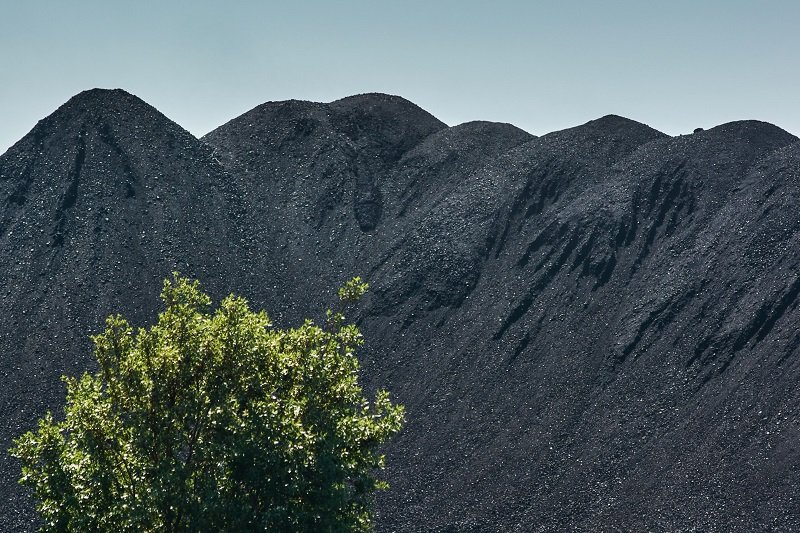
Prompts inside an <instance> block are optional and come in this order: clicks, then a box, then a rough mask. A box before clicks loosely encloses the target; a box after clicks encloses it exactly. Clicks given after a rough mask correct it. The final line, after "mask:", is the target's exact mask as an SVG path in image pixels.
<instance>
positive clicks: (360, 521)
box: [11, 274, 403, 531]
mask: <svg viewBox="0 0 800 533" xmlns="http://www.w3.org/2000/svg"><path fill="white" fill-rule="evenodd" d="M364 290H366V285H365V284H362V283H361V282H360V280H353V281H351V282H350V283H348V284H347V285H346V286H345V288H344V289H343V292H342V293H341V294H340V296H341V297H342V299H343V300H344V299H346V300H352V299H354V298H356V297H358V296H360V295H361V294H362V293H363V292H364ZM161 298H162V299H163V301H164V303H165V305H166V309H165V310H164V311H163V312H162V313H161V314H160V315H159V318H158V323H157V324H156V325H154V326H152V327H150V328H149V329H139V330H138V331H134V330H133V329H132V328H131V326H130V325H129V324H128V322H127V321H125V319H123V318H122V317H120V316H112V317H109V318H108V319H107V321H106V329H105V332H103V333H102V334H100V335H97V336H95V337H93V338H92V339H93V341H94V346H95V349H94V352H95V355H96V357H97V361H98V363H99V368H100V370H99V371H98V372H97V373H95V374H93V375H92V374H88V373H87V374H84V375H83V376H82V377H80V378H68V377H65V378H64V380H65V381H66V383H67V398H66V407H65V418H64V420H63V421H57V420H55V419H54V418H53V416H52V415H51V414H50V413H48V414H47V415H46V416H45V417H44V418H43V419H42V420H40V421H39V428H38V431H36V432H28V433H26V434H24V435H22V436H21V437H19V438H18V439H17V440H16V441H15V447H14V448H12V450H11V453H12V454H13V455H14V456H15V457H17V458H19V459H20V461H21V462H22V478H21V479H20V482H21V483H23V484H24V485H27V486H29V487H32V489H33V491H34V494H35V497H36V498H37V500H38V511H39V513H40V516H41V518H42V521H43V530H45V531H98V530H100V531H110V530H118V531H220V530H223V531H248V530H270V531H363V530H369V529H371V513H370V500H371V497H372V496H373V495H374V491H375V490H377V489H381V488H385V487H386V484H385V483H384V482H382V481H381V480H379V479H378V477H377V475H378V474H379V471H380V470H381V469H382V468H383V466H384V457H383V455H381V454H380V453H379V449H378V448H379V446H380V445H381V444H382V443H383V442H385V441H386V440H387V439H388V438H389V437H391V436H392V435H393V434H395V433H396V432H397V431H399V429H400V427H401V425H402V423H403V408H402V406H400V405H396V404H392V403H391V402H390V400H389V395H388V393H387V392H385V391H379V392H378V393H377V395H376V398H375V400H374V402H372V404H370V403H369V402H368V401H367V400H366V399H365V397H364V394H363V392H362V389H361V388H360V387H359V385H358V362H357V360H356V357H355V355H354V352H355V349H356V348H357V347H358V346H359V345H360V344H361V343H362V337H361V335H360V333H359V331H358V329H357V328H356V327H355V326H354V325H347V324H345V323H344V317H343V316H342V315H341V314H339V313H333V312H331V311H328V315H327V323H326V324H325V325H324V327H320V326H318V325H315V324H314V323H313V322H311V321H309V320H307V321H306V322H305V323H304V324H303V325H302V326H300V327H298V328H296V329H289V330H281V329H276V328H274V327H273V326H272V324H271V323H270V320H269V318H268V317H267V315H266V314H265V313H264V312H258V313H256V312H252V311H251V310H250V309H249V308H248V305H247V302H246V301H245V300H243V299H242V298H239V297H235V296H229V297H228V298H226V299H225V300H224V301H222V303H221V304H220V306H219V307H218V308H217V309H216V310H212V309H211V301H210V299H209V297H208V296H206V295H205V294H204V293H203V292H201V290H200V288H199V285H198V283H197V282H196V281H195V282H191V281H189V280H187V279H185V278H181V277H179V276H178V275H177V274H176V275H175V276H174V278H173V280H172V281H170V280H167V281H165V282H164V290H163V292H162V294H161Z"/></svg>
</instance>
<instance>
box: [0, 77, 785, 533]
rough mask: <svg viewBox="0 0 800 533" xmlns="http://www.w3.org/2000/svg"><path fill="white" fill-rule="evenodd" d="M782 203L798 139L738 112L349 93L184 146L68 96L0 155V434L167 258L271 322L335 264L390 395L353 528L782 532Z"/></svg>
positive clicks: (133, 104) (7, 493) (154, 288)
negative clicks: (717, 119)
mask: <svg viewBox="0 0 800 533" xmlns="http://www.w3.org/2000/svg"><path fill="white" fill-rule="evenodd" d="M799 202H800V143H798V139H797V138H796V137H794V136H792V135H790V134H788V133H786V132H784V131H782V130H780V129H778V128H776V127H774V126H771V125H769V124H765V123H761V122H755V121H748V122H735V123H730V124H725V125H722V126H719V127H716V128H713V129H709V130H704V131H696V132H695V133H694V134H692V135H688V136H681V137H668V136H666V135H664V134H661V133H659V132H657V131H655V130H653V129H651V128H649V127H647V126H644V125H642V124H639V123H636V122H633V121H630V120H627V119H624V118H622V117H617V116H607V117H603V118H601V119H598V120H595V121H592V122H589V123H587V124H585V125H583V126H578V127H576V128H571V129H568V130H564V131H559V132H555V133H551V134H548V135H545V136H543V137H539V138H534V137H533V136H531V135H529V134H527V133H525V132H523V131H521V130H519V129H517V128H515V127H513V126H510V125H507V124H496V123H489V122H473V123H467V124H462V125H460V126H455V127H447V126H446V125H445V124H443V123H441V122H440V121H438V120H437V119H435V118H434V117H432V116H431V115H430V114H428V113H426V112H425V111H423V110H422V109H420V108H419V107H417V106H415V105H414V104H412V103H410V102H408V101H406V100H403V99H402V98H399V97H394V96H388V95H380V94H368V95H360V96H355V97H350V98H345V99H343V100H339V101H337V102H333V103H330V104H318V103H309V102H298V101H289V102H276V103H267V104H264V105H262V106H259V107H257V108H255V109H253V110H252V111H250V112H248V113H245V114H244V115H242V116H240V117H238V118H236V119H234V120H232V121H231V122H229V123H227V124H225V125H224V126H221V127H220V128H218V129H217V130H215V131H213V132H211V133H209V134H208V135H207V136H205V137H204V138H203V139H202V140H200V141H199V140H197V139H195V138H193V137H192V136H191V135H189V134H188V133H186V132H185V131H183V130H182V129H181V128H180V127H178V126H177V125H175V124H174V123H172V122H170V121H169V120H168V119H166V118H165V117H163V116H162V115H160V114H159V113H158V112H157V111H156V110H154V109H153V108H151V107H149V106H147V105H146V104H144V103H143V102H141V101H140V100H138V99H137V98H135V97H133V96H131V95H128V94H127V93H124V92H122V91H89V92H86V93H82V94H80V95H78V96H76V97H75V98H73V99H72V100H70V102H68V103H67V104H65V106H63V107H62V108H61V109H59V110H58V111H56V112H55V113H54V114H53V115H52V116H50V117H48V118H47V119H45V120H44V121H42V122H41V123H40V124H39V125H37V126H36V128H34V130H33V131H32V132H31V133H30V134H29V135H28V136H26V137H25V138H24V139H22V140H21V141H20V142H19V143H17V145H15V146H14V147H12V148H11V149H10V150H9V151H8V152H7V153H6V154H5V155H3V156H2V157H0V272H2V273H3V276H2V281H0V284H1V285H0V290H1V291H2V292H1V294H2V295H3V299H2V302H1V303H0V306H2V307H1V308H0V312H2V313H3V316H4V317H5V318H4V320H3V321H2V323H0V348H2V353H3V358H4V359H3V364H2V368H3V372H4V378H5V383H6V384H7V386H6V387H5V388H4V390H3V392H2V393H1V394H0V406H1V407H0V408H2V415H3V417H4V420H7V422H6V424H4V425H3V429H2V431H0V444H1V445H3V446H5V447H6V448H7V447H8V445H9V443H10V440H9V439H10V438H11V436H13V435H16V434H19V433H20V432H21V431H22V430H23V429H26V428H29V427H31V426H32V424H33V423H34V421H35V419H36V418H38V417H39V416H41V415H42V413H43V410H44V409H46V408H53V409H56V408H58V406H59V400H60V399H62V398H63V390H62V387H61V386H60V384H59V382H58V379H57V378H58V375H60V374H62V373H73V374H74V373H77V372H80V371H82V370H84V369H91V368H92V365H91V357H90V353H89V351H88V347H89V342H88V340H87V335H88V334H89V333H90V332H94V331H98V330H99V329H100V328H101V327H102V319H103V317H104V316H105V315H107V314H109V313H112V312H118V311H119V312H122V313H123V314H125V315H126V316H129V317H132V319H133V320H134V322H138V323H144V322H145V321H149V320H152V317H153V316H154V313H155V310H156V309H157V293H158V290H159V288H160V281H161V279H163V278H164V277H165V276H166V275H167V274H168V273H169V272H170V271H171V270H174V269H176V268H177V269H178V270H180V271H181V272H184V273H187V274H190V275H192V276H195V277H198V278H199V279H200V280H201V282H203V283H204V285H205V286H206V287H208V288H209V289H210V290H211V292H212V294H214V295H216V296H219V295H221V294H224V293H227V292H231V291H233V292H237V293H240V294H244V295H245V296H247V297H248V298H249V299H250V300H251V302H252V304H253V305H254V306H258V307H262V306H263V307H265V308H266V309H267V310H268V311H269V312H270V314H271V315H272V316H273V318H274V319H275V320H276V321H277V322H278V323H280V324H281V325H291V324H295V323H297V321H299V320H300V319H301V318H302V317H304V316H307V315H314V314H316V313H318V312H319V311H320V310H321V309H323V308H324V307H325V306H326V305H330V304H331V303H332V302H333V301H334V294H335V289H336V288H337V287H338V286H339V285H340V284H341V283H342V282H343V281H345V280H346V279H348V278H350V277H352V276H353V275H356V274H360V275H362V276H364V277H366V278H367V279H368V281H369V282H370V283H371V285H372V290H371V291H370V293H368V295H367V297H366V298H365V300H364V301H363V302H362V304H361V305H360V307H359V308H358V309H357V310H355V318H357V319H358V321H359V323H360V325H361V326H362V329H363V332H364V334H365V337H366V339H367V344H366V346H365V350H364V351H363V352H362V354H361V360H362V365H363V371H364V380H365V384H366V387H367V389H369V390H372V389H374V388H375V387H378V386H382V387H386V388H388V389H389V390H391V391H392V392H393V393H394V395H395V396H396V398H397V399H398V400H399V401H400V402H402V403H404V404H405V405H406V406H407V411H408V425H407V427H406V429H405V430H404V431H403V433H402V434H401V435H400V436H399V438H398V439H397V440H396V441H395V442H393V443H392V444H391V445H390V446H389V449H387V453H388V457H389V461H388V476H389V479H390V482H391V484H392V488H391V490H390V491H388V492H386V493H384V494H381V495H380V496H379V498H378V502H377V503H378V512H379V516H378V529H379V530H381V531H615V530H619V531H686V530H696V531H759V530H774V531H793V530H798V529H800V507H799V506H798V502H797V496H796V495H797V494H798V493H800V491H799V490H798V489H800V472H799V471H798V470H799V468H800V447H798V442H800V394H798V392H797V387H796V383H797V382H798V380H799V379H800V359H799V357H800V332H798V331H796V330H797V327H796V325H797V324H798V323H799V322H798V321H799V320H800V309H798V303H799V302H800V300H798V295H800V205H799ZM0 465H2V471H0V475H2V479H3V483H2V485H1V486H2V487H4V488H3V489H2V491H3V494H2V496H3V497H4V498H5V501H9V502H11V503H9V504H8V505H7V506H6V507H5V508H4V509H3V510H2V511H0V513H2V516H0V523H4V524H8V526H7V527H6V529H7V530H9V531H12V530H19V529H25V528H26V527H30V519H31V516H32V511H31V503H30V500H28V499H26V498H25V497H23V496H22V495H21V493H20V492H19V491H17V490H16V489H15V488H14V486H13V485H14V483H13V480H14V479H15V477H17V475H18V474H17V470H16V469H17V468H18V466H17V465H16V464H14V463H13V462H11V461H10V460H8V459H6V460H4V461H2V462H0Z"/></svg>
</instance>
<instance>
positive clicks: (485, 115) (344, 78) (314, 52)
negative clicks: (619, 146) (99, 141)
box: [0, 0, 800, 153]
mask: <svg viewBox="0 0 800 533" xmlns="http://www.w3.org/2000/svg"><path fill="white" fill-rule="evenodd" d="M92 87H106V88H114V87H121V88H123V89H125V90H127V91H129V92H132V93H134V94H136V95H138V96H139V97H141V98H142V99H144V100H145V101H147V102H149V103H150V104H152V105H153V106H155V107H156V108H158V109H159V110H161V111H162V112H163V113H164V114H166V115H167V116H168V117H169V118H171V119H172V120H174V121H176V122H178V123H179V124H181V125H182V126H184V127H185V128H187V129H188V130H189V131H191V132H192V133H194V134H195V135H198V136H200V135H202V134H205V133H207V132H208V131H210V130H212V129H213V128H215V127H216V126H219V125H220V124H223V123H224V122H226V121H227V120H229V119H231V118H233V117H235V116H237V115H239V114H241V113H243V112H244V111H247V110H248V109H251V108H252V107H254V106H256V105H258V104H260V103H263V102H265V101H269V100H285V99H290V98H297V99H305V100H316V101H331V100H335V99H337V98H341V97H344V96H348V95H351V94H357V93H363V92H386V93H391V94H398V95H401V96H403V97H405V98H407V99H409V100H411V101H413V102H415V103H416V104H418V105H420V106H421V107H423V108H424V109H426V110H428V111H430V112H431V113H433V114H434V115H436V116H437V117H438V118H440V119H441V120H443V121H445V122H446V123H448V124H451V125H454V124H458V123H461V122H465V121H468V120H476V119H482V120H492V121H502V122H511V123H513V124H515V125H517V126H519V127H521V128H523V129H525V130H527V131H529V132H531V133H534V134H543V133H547V132H549V131H554V130H558V129H563V128H566V127H570V126H574V125H577V124H582V123H584V122H586V121H588V120H591V119H594V118H598V117H600V116H603V115H606V114H609V113H615V114H618V115H623V116H626V117H628V118H632V119H634V120H638V121H640V122H644V123H646V124H649V125H650V126H653V127H654V128H656V129H659V130H661V131H664V132H666V133H669V134H673V135H675V134H678V133H686V132H691V131H692V130H693V129H694V128H695V127H705V128H708V127H712V126H714V125H717V124H721V123H724V122H728V121H731V120H738V119H759V120H765V121H768V122H772V123H774V124H776V125H778V126H780V127H782V128H784V129H787V130H789V131H790V132H792V133H794V134H796V135H798V134H800V1H798V0H760V1H759V0H752V1H742V0H708V1H704V0H691V1H689V0H664V1H661V0H658V1H657V0H593V1H589V0H584V1H577V0H553V1H534V0H529V1H522V0H519V1H510V0H509V1H504V0H494V1H491V2H490V1H484V2H478V1H471V0H442V1H437V0H425V1H418V0H396V1H381V0H364V1H360V0H358V1H357V0H338V1H334V0H331V1H302V0H295V1H245V0H242V1H236V0H228V1H211V0H137V1H130V0H127V1H119V0H0V153H2V152H4V151H5V150H6V149H7V148H8V147H9V146H10V145H11V144H13V143H14V142H16V141H17V140H18V139H19V138H21V137H22V136H23V135H24V134H25V133H27V132H28V131H29V130H30V129H31V128H32V127H33V126H34V124H35V123H36V121H37V120H39V119H41V118H43V117H44V116H46V115H48V114H50V113H51V112H52V111H53V110H55V109H56V108H57V107H58V106H59V105H61V104H62V103H64V102H65V101H66V100H67V99H68V98H69V97H71V96H72V95H74V94H75V93H77V92H80V91H81V90H84V89H88V88H92Z"/></svg>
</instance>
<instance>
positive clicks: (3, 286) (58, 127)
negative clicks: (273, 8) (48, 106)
mask: <svg viewBox="0 0 800 533" xmlns="http://www.w3.org/2000/svg"><path fill="white" fill-rule="evenodd" d="M234 185H235V183H234V181H233V180H232V179H231V178H230V176H229V175H228V173H227V171H226V170H225V169H224V168H223V167H222V166H221V165H220V164H219V163H218V162H216V161H215V160H214V157H213V153H212V150H211V149H210V148H209V147H208V146H207V145H205V144H204V143H201V142H200V141H198V140H197V139H196V138H194V137H193V136H192V135H191V134H189V133H188V132H186V131H184V130H183V129H182V128H180V127H179V126H178V125H177V124H175V123H173V122H171V121H169V120H168V119H167V118H166V117H164V116H163V115H161V114H160V113H159V112H158V111H156V110H155V109H154V108H152V107H151V106H149V105H147V104H145V103H144V102H142V101H141V100H139V99H138V98H136V97H134V96H132V95H130V94H128V93H125V92H123V91H119V90H114V91H106V90H92V91H87V92H84V93H81V94H79V95H77V96H75V97H74V98H72V99H71V100H70V101H69V102H67V103H66V104H65V105H63V106H62V107H61V108H59V109H58V110H57V111H56V112H55V113H53V114H52V115H51V116H49V117H47V118H46V119H44V120H42V121H41V122H39V124H37V125H36V127H34V128H33V130H32V131H31V132H30V133H29V134H28V135H27V136H25V137H24V138H23V139H22V140H20V141H19V142H18V143H17V144H15V145H14V146H13V147H12V148H11V149H9V150H8V152H6V153H5V154H4V155H3V156H2V157H0V273H2V275H1V276H0V295H1V296H2V297H1V298H0V316H2V321H0V354H2V364H0V368H2V379H3V387H2V390H1V391H0V419H2V420H3V423H2V427H1V428H0V449H2V450H4V451H5V450H7V449H8V448H9V446H10V445H11V438H12V437H14V436H17V435H19V434H21V433H22V432H23V431H24V430H27V429H31V428H33V427H35V420H36V419H37V418H39V417H41V416H42V415H43V414H44V412H45V410H47V409H54V410H55V409H59V410H60V408H61V405H62V404H63V398H64V393H65V389H64V386H63V383H61V382H60V381H59V377H60V376H61V375H62V374H70V375H77V374H79V373H81V372H83V371H84V370H87V369H92V368H93V364H92V362H93V360H92V357H91V354H90V351H89V348H90V342H89V335H90V334H92V333H97V332H99V331H101V330H102V327H103V320H104V319H105V317H106V316H108V315H110V314H112V313H117V312H120V313H122V314H123V315H124V316H126V317H128V318H129V320H131V322H132V323H134V324H140V325H144V324H145V323H149V322H151V321H152V320H153V319H154V316H155V312H156V310H157V309H158V308H159V307H158V293H159V292H160V288H161V282H162V280H163V279H164V278H165V277H167V276H168V275H169V274H170V272H171V271H174V270H179V271H180V272H182V273H186V274H188V275H191V276H194V277H197V278H199V279H201V280H203V283H205V284H206V286H207V287H209V289H210V290H211V291H212V292H214V293H215V294H217V295H219V294H224V293H227V292H229V291H232V290H234V289H238V286H236V287H234V286H232V285H230V283H231V280H234V279H237V278H240V279H245V278H243V277H242V276H240V275H239V274H238V273H237V272H233V271H232V270H231V266H232V265H242V264H246V262H247V252H248V251H247V250H245V249H243V248H242V247H241V246H239V240H238V238H237V236H236V235H237V234H238V229H236V228H237V225H238V221H237V217H239V216H241V213H240V206H241V201H240V200H239V199H238V198H239V196H240V195H239V193H238V192H237V190H236V189H235V187H234ZM19 474H20V472H19V465H18V464H17V463H16V461H14V460H12V459H11V458H9V457H8V455H7V454H5V453H3V454H2V459H0V500H2V501H3V504H2V505H0V530H2V531H24V530H26V529H30V528H31V527H32V526H31V523H32V522H31V520H32V517H33V506H32V502H31V500H29V499H26V498H24V497H23V496H22V491H21V489H20V488H18V485H17V483H16V479H18V478H19Z"/></svg>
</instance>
